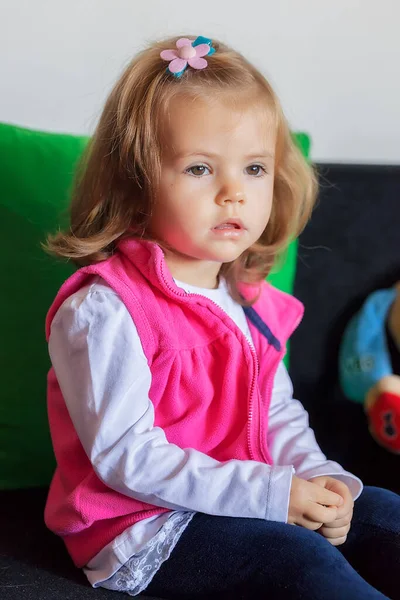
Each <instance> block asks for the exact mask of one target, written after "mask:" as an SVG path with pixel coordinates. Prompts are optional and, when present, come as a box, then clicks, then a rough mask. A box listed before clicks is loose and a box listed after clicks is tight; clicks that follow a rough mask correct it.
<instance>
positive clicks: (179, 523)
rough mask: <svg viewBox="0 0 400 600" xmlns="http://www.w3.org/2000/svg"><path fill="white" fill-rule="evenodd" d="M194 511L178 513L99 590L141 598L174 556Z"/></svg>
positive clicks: (100, 585)
mask: <svg viewBox="0 0 400 600" xmlns="http://www.w3.org/2000/svg"><path fill="white" fill-rule="evenodd" d="M194 515H195V513H194V512H180V511H179V512H176V513H174V514H172V515H171V517H170V518H169V519H168V521H166V522H165V523H164V525H163V526H162V527H161V529H160V530H159V531H158V532H157V533H156V535H155V536H154V537H152V539H151V540H150V541H149V542H148V543H147V544H146V545H145V546H144V548H142V550H141V551H140V552H138V553H137V554H134V555H133V556H131V557H130V558H129V560H128V561H127V562H126V563H125V564H124V565H123V566H122V567H121V568H120V569H119V570H118V571H117V572H116V573H114V575H113V576H112V577H110V578H109V579H107V580H106V581H102V582H101V583H99V587H104V588H106V589H108V590H115V591H118V592H126V593H127V594H129V595H130V596H137V595H138V594H140V592H143V590H144V589H146V587H147V586H148V585H149V583H150V581H151V580H152V579H153V577H154V575H155V574H156V573H157V571H158V569H159V568H160V567H161V565H162V564H163V562H165V561H166V560H167V559H168V558H169V557H170V555H171V552H172V550H173V549H174V548H175V546H176V544H177V542H178V541H179V538H180V537H181V535H182V533H183V532H184V530H185V529H186V527H187V526H188V525H189V523H190V521H191V520H192V518H193V517H194Z"/></svg>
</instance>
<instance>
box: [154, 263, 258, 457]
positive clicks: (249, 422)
mask: <svg viewBox="0 0 400 600" xmlns="http://www.w3.org/2000/svg"><path fill="white" fill-rule="evenodd" d="M160 267H161V274H162V278H163V281H164V284H165V286H166V287H167V288H168V289H169V290H170V291H171V292H173V293H174V294H177V295H178V296H181V297H182V298H184V297H185V296H188V295H189V296H199V298H206V299H207V300H208V301H209V302H211V303H212V304H214V306H216V307H217V308H218V309H219V310H221V311H222V312H223V313H224V314H225V315H226V316H227V317H229V315H228V313H226V312H225V311H224V310H223V309H222V308H221V307H220V306H219V305H218V304H217V303H216V302H214V300H211V298H207V297H206V296H203V295H202V294H196V293H192V292H190V293H189V294H188V293H187V292H184V291H182V292H180V291H179V290H178V291H177V290H175V289H174V288H173V287H172V286H170V285H169V283H168V281H167V280H166V278H165V276H164V269H163V264H162V263H161V265H160ZM229 318H231V317H229ZM231 320H232V322H233V324H234V325H235V327H236V329H237V330H238V331H239V333H240V334H241V335H242V336H243V337H244V339H245V340H246V342H247V343H248V345H249V347H250V352H251V354H252V356H253V359H254V361H255V366H256V368H255V370H254V373H253V378H252V381H251V385H250V400H249V408H248V413H247V448H248V450H249V454H250V458H251V460H257V459H256V458H255V457H254V452H253V450H252V446H251V426H252V421H253V404H254V389H255V386H256V381H257V379H258V373H259V370H260V364H259V362H258V356H257V353H256V351H255V349H254V348H253V345H252V344H251V343H250V341H249V339H248V338H247V336H246V335H245V334H244V333H243V331H242V330H241V329H240V327H238V326H237V325H236V323H235V322H234V321H233V319H231ZM261 454H262V455H263V456H264V451H263V450H262V449H261ZM264 458H266V457H264Z"/></svg>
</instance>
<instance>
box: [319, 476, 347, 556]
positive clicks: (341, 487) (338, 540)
mask: <svg viewBox="0 0 400 600" xmlns="http://www.w3.org/2000/svg"><path fill="white" fill-rule="evenodd" d="M310 481H312V482H313V483H315V484H317V485H319V486H321V487H323V488H324V489H326V490H330V491H332V492H336V494H339V495H340V496H341V497H342V499H343V504H342V505H341V506H340V507H339V508H338V510H337V516H336V519H335V520H334V521H331V522H330V523H327V522H325V523H323V525H322V527H320V528H319V529H318V532H319V533H321V535H323V536H324V537H325V538H326V539H327V540H328V542H330V543H331V544H332V546H340V545H341V544H344V542H345V541H346V539H347V534H348V533H349V531H350V527H351V519H352V517H353V507H354V500H353V498H352V496H351V493H350V490H349V488H348V487H347V485H346V484H345V483H343V482H342V481H339V480H338V479H335V478H334V477H314V478H313V479H311V480H310Z"/></svg>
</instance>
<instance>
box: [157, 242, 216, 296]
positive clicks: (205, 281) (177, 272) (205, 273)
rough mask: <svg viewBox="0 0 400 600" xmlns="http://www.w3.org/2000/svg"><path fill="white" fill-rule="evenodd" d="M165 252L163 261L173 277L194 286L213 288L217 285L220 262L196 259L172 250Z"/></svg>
mask: <svg viewBox="0 0 400 600" xmlns="http://www.w3.org/2000/svg"><path fill="white" fill-rule="evenodd" d="M164 252H165V262H166V263H167V265H168V268H169V270H170V272H171V275H172V277H174V279H178V280H179V281H182V282H183V283H188V284H189V285H195V286H196V287H202V288H208V289H215V288H217V287H218V274H219V271H220V269H221V264H220V263H217V262H212V261H203V260H196V259H192V258H190V257H184V256H182V255H179V256H177V255H175V254H173V253H172V252H169V251H164Z"/></svg>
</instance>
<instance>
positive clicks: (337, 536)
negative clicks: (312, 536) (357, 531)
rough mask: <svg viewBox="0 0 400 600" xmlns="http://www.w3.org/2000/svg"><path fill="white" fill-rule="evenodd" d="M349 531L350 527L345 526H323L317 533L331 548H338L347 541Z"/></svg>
mask: <svg viewBox="0 0 400 600" xmlns="http://www.w3.org/2000/svg"><path fill="white" fill-rule="evenodd" d="M349 531H350V525H345V526H343V527H338V528H332V527H326V526H325V525H323V526H322V527H321V528H320V529H319V530H318V533H320V534H321V535H323V536H324V538H325V539H326V540H327V541H328V542H329V543H330V544H332V546H340V545H341V544H344V542H345V541H346V540H347V534H348V533H349Z"/></svg>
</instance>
